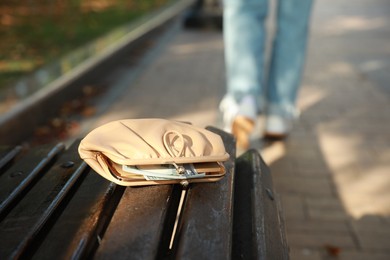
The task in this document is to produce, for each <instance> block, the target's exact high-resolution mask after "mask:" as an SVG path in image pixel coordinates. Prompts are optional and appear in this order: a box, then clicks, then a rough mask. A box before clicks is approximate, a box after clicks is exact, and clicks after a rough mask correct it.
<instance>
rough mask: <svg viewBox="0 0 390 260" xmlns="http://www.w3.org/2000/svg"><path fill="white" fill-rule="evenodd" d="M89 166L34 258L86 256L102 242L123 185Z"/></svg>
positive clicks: (81, 257) (74, 257)
mask: <svg viewBox="0 0 390 260" xmlns="http://www.w3.org/2000/svg"><path fill="white" fill-rule="evenodd" d="M88 169H89V172H87V173H86V175H85V179H83V181H82V182H81V183H80V184H79V186H78V187H77V190H76V191H75V193H74V194H73V196H72V197H71V198H70V199H69V201H68V204H67V205H66V208H64V210H63V212H62V213H61V215H60V216H59V217H58V218H57V219H56V221H55V223H53V225H52V227H51V229H50V230H49V231H48V232H47V234H46V236H45V238H44V240H43V241H42V242H41V244H40V245H39V247H38V249H37V250H36V251H35V252H34V255H33V257H32V258H33V259H84V258H86V257H88V255H89V254H90V252H91V251H92V250H93V247H94V246H96V244H97V243H98V242H99V240H100V237H101V233H102V232H103V231H104V229H105V227H106V225H107V222H108V221H109V219H110V218H111V215H112V211H113V210H114V209H115V207H116V204H117V201H118V200H119V198H120V196H121V195H122V193H123V187H119V186H117V185H115V184H114V183H112V182H109V181H107V180H105V179H104V178H102V177H101V176H100V175H98V174H96V173H95V172H93V171H92V170H90V168H88Z"/></svg>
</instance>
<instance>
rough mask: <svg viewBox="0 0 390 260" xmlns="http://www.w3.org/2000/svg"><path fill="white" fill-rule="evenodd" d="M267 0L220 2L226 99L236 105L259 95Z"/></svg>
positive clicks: (261, 78)
mask: <svg viewBox="0 0 390 260" xmlns="http://www.w3.org/2000/svg"><path fill="white" fill-rule="evenodd" d="M267 11H268V1H267V0H224V43H225V64H226V73H227V78H226V80H227V95H228V96H231V97H233V98H234V99H235V100H236V102H240V100H241V98H242V97H244V96H246V95H254V96H255V97H256V98H258V97H260V95H261V94H262V92H263V90H262V83H263V66H264V65H263V56H264V55H263V51H264V42H265V37H266V35H265V29H264V21H265V18H266V15H267Z"/></svg>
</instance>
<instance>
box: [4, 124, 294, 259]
mask: <svg viewBox="0 0 390 260" xmlns="http://www.w3.org/2000/svg"><path fill="white" fill-rule="evenodd" d="M208 129H209V130H211V131H213V132H216V133H218V134H219V135H221V137H222V138H223V140H224V143H225V147H226V150H227V151H228V153H229V154H231V155H234V154H235V141H234V139H233V138H232V136H231V135H229V134H227V133H225V132H223V131H221V130H219V129H216V128H213V127H209V128H208ZM77 148H78V142H75V143H74V144H73V145H72V146H71V147H69V148H68V149H65V146H64V145H63V144H55V145H45V146H41V147H37V148H33V149H29V150H27V151H25V150H24V149H22V147H19V146H17V147H11V148H10V147H0V173H1V174H0V235H1V237H2V238H3V240H2V242H1V243H0V259H8V258H21V257H28V258H33V259H64V258H66V259H69V258H75V259H80V258H86V257H87V258H91V257H93V258H95V259H113V257H115V259H164V258H165V259H173V258H176V259H253V258H255V259H287V258H288V254H287V246H286V243H285V237H284V228H283V221H282V219H281V214H280V212H279V211H278V207H277V203H276V200H275V197H274V195H273V189H272V180H271V176H270V173H269V171H268V168H267V167H266V166H265V164H264V162H263V161H262V159H261V157H260V155H259V154H258V153H257V152H256V151H254V150H250V151H248V152H246V153H245V154H244V155H242V156H241V157H239V158H237V159H236V158H235V156H231V157H230V159H229V160H228V161H227V162H226V163H225V167H226V169H227V173H226V176H225V177H224V178H223V179H222V180H220V181H218V182H216V183H198V184H190V185H189V186H188V187H187V188H186V189H183V187H182V186H181V185H158V186H146V187H123V186H119V185H116V184H114V183H111V182H109V181H107V180H105V179H104V178H102V177H101V176H100V175H98V174H96V173H95V172H93V170H91V168H90V167H89V166H88V165H86V164H85V162H83V161H82V160H81V159H80V158H79V156H78V152H77ZM178 212H180V214H179V216H178ZM172 234H175V235H174V236H172Z"/></svg>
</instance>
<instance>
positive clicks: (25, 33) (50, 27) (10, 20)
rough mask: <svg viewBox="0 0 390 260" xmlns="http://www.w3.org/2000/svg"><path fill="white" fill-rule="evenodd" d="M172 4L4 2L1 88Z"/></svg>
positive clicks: (152, 0)
mask: <svg viewBox="0 0 390 260" xmlns="http://www.w3.org/2000/svg"><path fill="white" fill-rule="evenodd" d="M172 1H174V0H52V1H47V0H29V1H18V0H2V1H0V88H1V87H2V86H6V85H8V84H9V83H10V82H12V81H14V80H16V79H18V78H19V77H21V76H23V75H25V74H27V73H29V72H31V71H33V70H35V69H37V68H39V67H40V66H42V65H44V64H47V63H50V62H51V61H53V60H56V59H58V58H59V57H61V56H62V55H64V54H66V53H68V52H70V51H72V50H74V49H75V48H77V47H80V46H82V45H84V44H86V43H88V42H90V41H92V40H93V39H95V38H97V37H99V36H101V35H104V34H105V33H108V32H109V31H110V30H112V29H114V28H116V27H118V26H121V25H123V24H126V23H129V22H131V21H134V20H135V19H137V18H139V17H140V16H142V15H144V14H146V13H148V12H151V11H153V10H155V9H157V8H159V7H161V6H163V5H165V4H167V3H168V2H172Z"/></svg>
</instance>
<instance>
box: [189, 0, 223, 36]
mask: <svg viewBox="0 0 390 260" xmlns="http://www.w3.org/2000/svg"><path fill="white" fill-rule="evenodd" d="M222 10H223V9H222V0H196V1H195V3H194V5H193V6H192V7H191V8H190V9H189V10H188V12H187V13H186V14H185V16H184V27H185V28H187V29H202V28H209V27H211V28H217V29H219V30H222V27H223V15H222V13H223V12H222Z"/></svg>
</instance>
